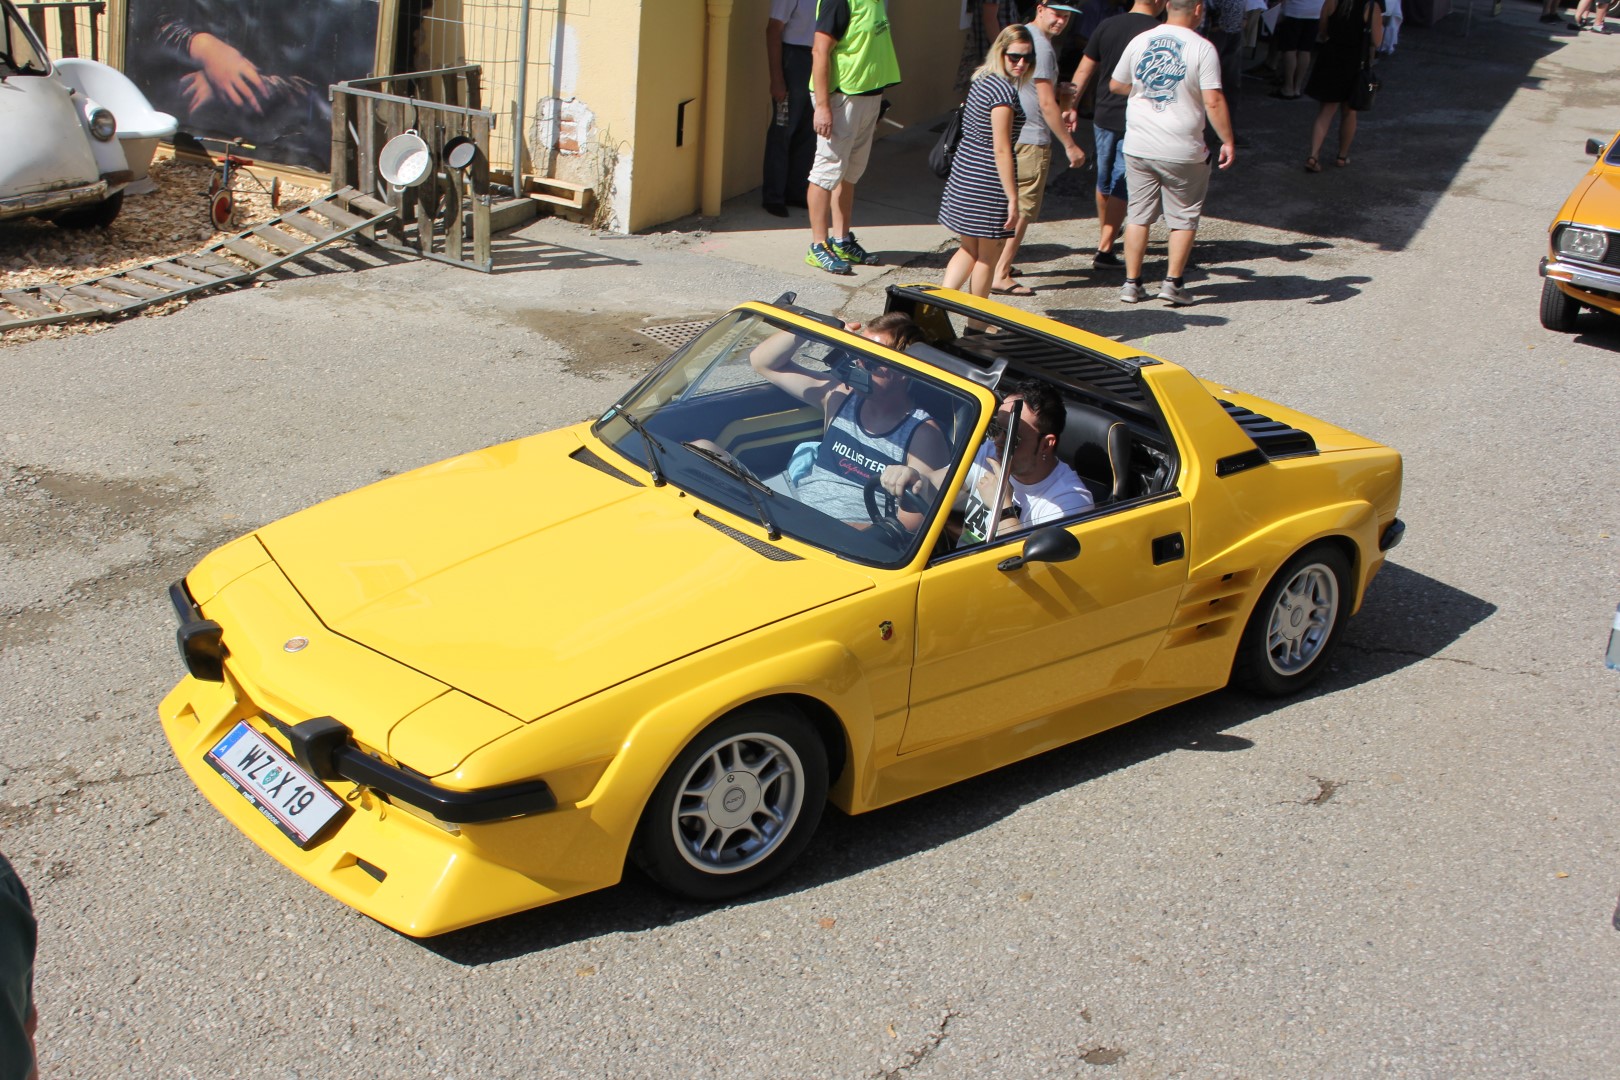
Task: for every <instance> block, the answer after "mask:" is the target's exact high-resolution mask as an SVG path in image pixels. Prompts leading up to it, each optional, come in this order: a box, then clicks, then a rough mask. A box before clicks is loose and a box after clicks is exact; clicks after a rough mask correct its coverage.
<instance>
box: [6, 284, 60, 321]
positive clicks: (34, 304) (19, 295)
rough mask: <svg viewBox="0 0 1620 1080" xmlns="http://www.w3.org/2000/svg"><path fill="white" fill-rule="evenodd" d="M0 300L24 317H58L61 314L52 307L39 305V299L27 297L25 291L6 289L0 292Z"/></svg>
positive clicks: (26, 291)
mask: <svg viewBox="0 0 1620 1080" xmlns="http://www.w3.org/2000/svg"><path fill="white" fill-rule="evenodd" d="M0 300H4V301H5V302H6V303H8V304H10V305H11V306H12V307H14V308H16V309H17V310H18V311H20V312H22V313H23V314H24V315H33V316H35V317H38V316H41V315H60V314H61V312H60V311H58V310H57V309H56V308H54V307H50V306H48V305H46V304H43V303H40V297H38V296H29V295H28V290H27V289H8V290H7V291H6V292H0Z"/></svg>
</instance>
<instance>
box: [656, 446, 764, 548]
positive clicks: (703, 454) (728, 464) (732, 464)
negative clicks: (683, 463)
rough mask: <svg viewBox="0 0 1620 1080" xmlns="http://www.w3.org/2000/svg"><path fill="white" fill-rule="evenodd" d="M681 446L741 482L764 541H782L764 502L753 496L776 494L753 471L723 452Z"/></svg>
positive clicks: (700, 447) (702, 447) (699, 447)
mask: <svg viewBox="0 0 1620 1080" xmlns="http://www.w3.org/2000/svg"><path fill="white" fill-rule="evenodd" d="M681 445H682V446H684V447H686V449H688V450H690V451H692V453H694V454H696V455H697V456H698V457H700V458H702V459H703V460H704V461H709V462H713V463H714V464H715V465H718V466H719V467H720V468H721V469H722V470H724V471H725V472H726V473H728V474H729V475H731V476H734V477H736V478H737V479H738V480H741V481H742V485H743V490H744V491H746V492H747V493H748V501H749V502H751V503H753V504H754V509H755V510H756V511H757V512H758V513H759V523H760V524H761V525H763V526H764V527H765V539H767V540H780V539H782V530H781V529H778V528H777V527H776V522H775V521H774V520H773V519H772V518H771V515H770V512H769V511H768V510H766V509H765V500H764V499H761V498H760V497H759V496H758V495H757V494H755V493H756V492H761V491H762V492H764V493H765V495H766V497H768V498H772V499H774V498H775V497H776V492H774V491H772V490H771V488H770V487H769V486H768V485H767V484H766V483H765V481H763V480H761V479H760V478H759V477H757V476H755V475H754V473H753V470H751V469H749V467H748V466H746V465H744V464H743V463H742V462H740V461H738V460H737V459H736V458H734V457H732V456H731V455H730V454H728V453H726V452H725V451H724V450H715V449H712V448H710V447H707V446H703V445H702V444H700V443H695V442H683V443H681Z"/></svg>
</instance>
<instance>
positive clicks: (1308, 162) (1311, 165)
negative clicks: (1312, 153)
mask: <svg viewBox="0 0 1620 1080" xmlns="http://www.w3.org/2000/svg"><path fill="white" fill-rule="evenodd" d="M1305 171H1306V172H1321V171H1322V163H1321V162H1320V161H1317V160H1316V158H1314V157H1308V158H1306V159H1305Z"/></svg>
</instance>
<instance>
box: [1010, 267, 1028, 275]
mask: <svg viewBox="0 0 1620 1080" xmlns="http://www.w3.org/2000/svg"><path fill="white" fill-rule="evenodd" d="M1007 276H1008V277H1023V276H1024V272H1023V271H1022V270H1020V269H1018V267H1016V266H1009V267H1007Z"/></svg>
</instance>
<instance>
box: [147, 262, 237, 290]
mask: <svg viewBox="0 0 1620 1080" xmlns="http://www.w3.org/2000/svg"><path fill="white" fill-rule="evenodd" d="M148 269H151V270H156V271H157V272H158V273H160V274H168V275H169V276H170V277H176V278H179V279H180V280H181V281H189V282H191V283H192V284H193V285H212V284H214V283H215V282H216V281H218V280H219V277H218V275H215V274H205V273H203V272H202V271H201V270H193V269H192V268H191V267H189V266H181V265H180V264H179V263H172V262H160V263H152V264H151V265H150V266H149V267H148ZM131 273H134V271H131Z"/></svg>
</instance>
